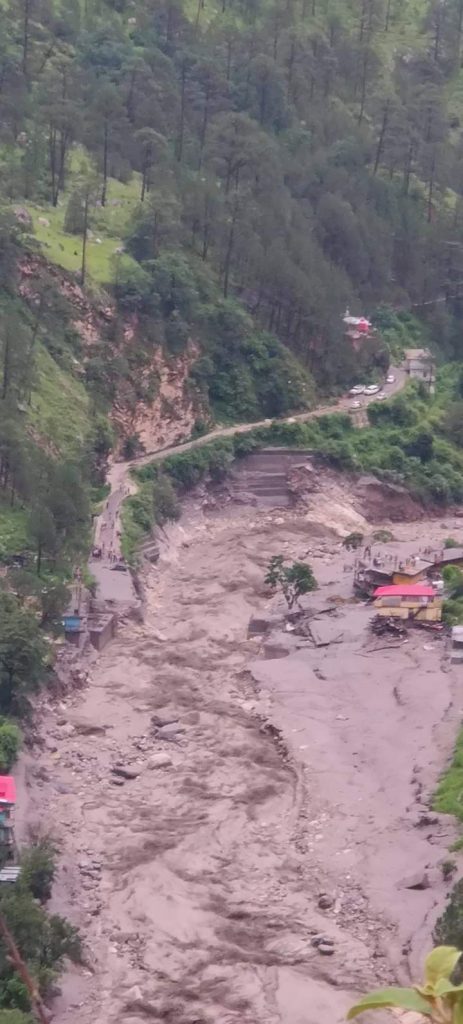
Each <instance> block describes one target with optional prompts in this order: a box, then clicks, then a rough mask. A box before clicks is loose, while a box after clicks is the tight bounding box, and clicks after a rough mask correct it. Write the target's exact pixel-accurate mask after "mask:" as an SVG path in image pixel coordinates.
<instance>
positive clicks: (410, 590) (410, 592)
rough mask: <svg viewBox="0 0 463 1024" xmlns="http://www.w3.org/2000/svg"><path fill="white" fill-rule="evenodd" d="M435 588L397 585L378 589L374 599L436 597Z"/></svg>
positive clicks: (405, 584)
mask: <svg viewBox="0 0 463 1024" xmlns="http://www.w3.org/2000/svg"><path fill="white" fill-rule="evenodd" d="M435 596H436V592H435V590H434V587H427V586H425V584H424V583H397V584H394V585H391V586H390V587H377V589H376V590H375V592H374V594H373V597H435Z"/></svg>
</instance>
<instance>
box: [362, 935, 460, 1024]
mask: <svg viewBox="0 0 463 1024" xmlns="http://www.w3.org/2000/svg"><path fill="white" fill-rule="evenodd" d="M461 937H462V936H461V932H460V936H459V939H460V941H459V942H458V945H459V946H460V948H457V942H456V940H455V939H452V940H451V941H452V943H454V944H453V945H441V946H437V948H436V949H433V950H432V952H431V953H428V956H427V957H426V959H425V962H424V979H423V981H422V982H421V983H420V984H416V985H414V986H413V987H412V988H398V987H396V986H395V987H392V988H384V989H378V990H377V991H376V992H370V993H369V994H368V995H366V996H364V997H363V998H362V999H360V1000H359V1002H358V1003H356V1005H355V1006H352V1007H351V1009H350V1010H349V1012H348V1014H347V1019H348V1020H352V1019H353V1018H354V1017H358V1016H359V1014H361V1013H364V1012H365V1011H367V1010H383V1009H386V1008H389V1007H398V1008H399V1009H401V1010H406V1011H407V1010H412V1011H414V1012H415V1013H418V1014H420V1016H422V1015H424V1016H425V1017H429V1019H430V1020H431V1021H432V1022H433V1024H458V1022H459V1021H460V1020H461V1015H462V1013H463V984H462V983H461V955H462V954H461ZM439 941H443V940H442V939H440V940H439Z"/></svg>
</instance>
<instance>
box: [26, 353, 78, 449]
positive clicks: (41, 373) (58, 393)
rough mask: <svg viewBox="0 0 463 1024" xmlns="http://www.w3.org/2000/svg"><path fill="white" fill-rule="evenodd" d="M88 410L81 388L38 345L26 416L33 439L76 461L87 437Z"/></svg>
mask: <svg viewBox="0 0 463 1024" xmlns="http://www.w3.org/2000/svg"><path fill="white" fill-rule="evenodd" d="M89 406H90V402H89V397H88V395H87V393H86V391H85V388H84V385H83V384H81V383H80V381H78V380H76V378H75V377H72V376H71V375H70V374H69V373H66V371H65V370H63V369H62V368H61V367H60V366H58V364H57V363H56V362H55V360H54V359H53V358H52V356H51V355H50V353H49V352H47V350H46V349H45V348H43V347H42V346H41V345H39V346H38V348H37V353H36V383H35V387H34V390H33V392H32V402H31V406H30V410H29V412H28V416H29V420H30V424H31V427H32V430H33V433H34V435H35V436H37V437H38V438H40V439H42V440H43V442H44V443H45V444H47V443H49V444H50V445H51V446H52V447H53V449H54V450H55V451H57V452H59V454H60V455H62V456H64V457H73V456H74V457H76V456H77V457H78V456H79V455H80V453H81V451H82V445H83V443H84V441H85V439H86V437H87V435H88V429H89Z"/></svg>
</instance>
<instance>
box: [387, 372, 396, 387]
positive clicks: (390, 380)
mask: <svg viewBox="0 0 463 1024" xmlns="http://www.w3.org/2000/svg"><path fill="white" fill-rule="evenodd" d="M394 381H395V377H394V374H393V373H388V375H387V377H386V384H393V383H394Z"/></svg>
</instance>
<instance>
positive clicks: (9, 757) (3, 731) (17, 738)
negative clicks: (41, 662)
mask: <svg viewBox="0 0 463 1024" xmlns="http://www.w3.org/2000/svg"><path fill="white" fill-rule="evenodd" d="M2 646H3V645H2ZM20 744H21V732H20V730H19V729H18V726H17V725H15V724H14V722H9V721H7V720H6V719H4V718H0V772H1V773H2V774H3V775H5V774H7V773H8V772H9V771H10V768H11V767H12V765H13V764H14V762H15V760H16V757H17V755H18V750H19V747H20Z"/></svg>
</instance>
